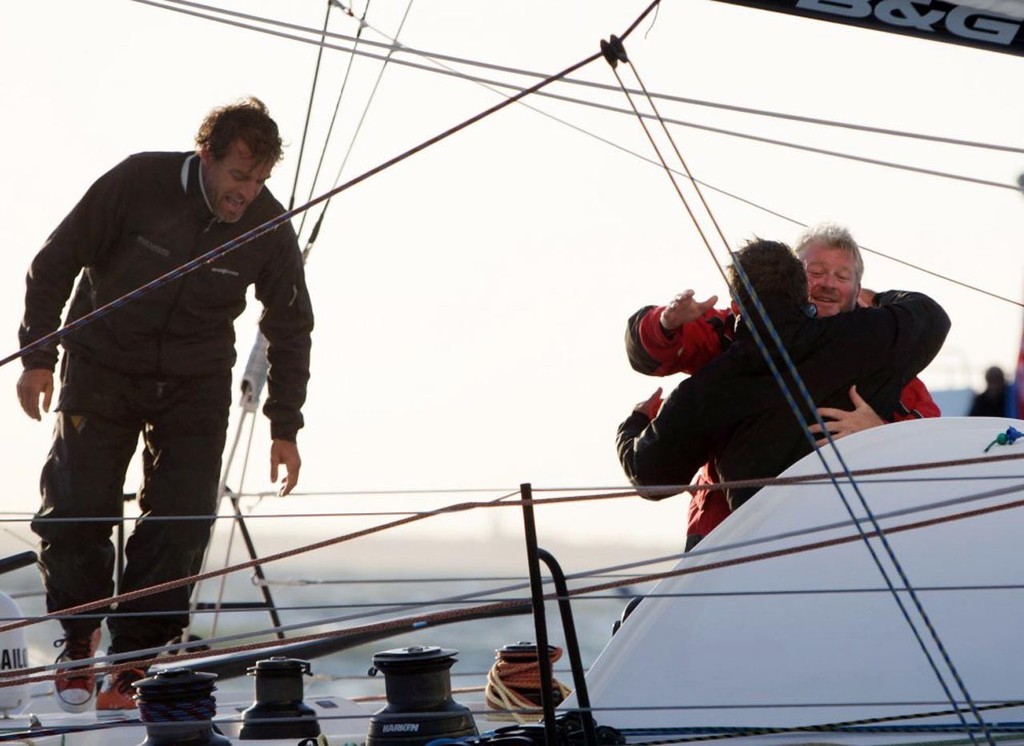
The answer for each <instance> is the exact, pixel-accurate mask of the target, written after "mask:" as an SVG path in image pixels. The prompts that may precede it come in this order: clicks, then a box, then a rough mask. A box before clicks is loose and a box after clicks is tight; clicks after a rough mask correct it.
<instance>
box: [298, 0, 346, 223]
mask: <svg viewBox="0 0 1024 746" xmlns="http://www.w3.org/2000/svg"><path fill="white" fill-rule="evenodd" d="M330 18H331V3H330V2H328V3H327V12H326V13H324V29H323V31H322V32H321V34H320V42H321V43H320V44H319V45H318V46H317V51H316V66H315V67H314V69H313V84H312V85H311V86H310V88H309V103H307V104H306V121H305V122H304V123H303V125H302V139H301V140H300V141H299V158H298V160H297V161H296V162H295V180H294V181H293V182H292V194H291V196H290V197H289V198H288V209H289V210H290V209H292V208H293V207H295V192H296V191H297V190H298V188H299V172H300V171H301V170H302V156H303V154H304V153H305V152H306V135H307V134H308V133H309V121H310V119H312V117H313V99H314V98H315V97H316V85H317V82H318V81H319V80H320V61H321V59H322V58H323V56H324V47H323V42H324V41H326V40H327V37H326V34H327V23H328V21H329V20H330ZM360 30H362V28H361V27H360Z"/></svg>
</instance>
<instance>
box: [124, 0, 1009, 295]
mask: <svg viewBox="0 0 1024 746" xmlns="http://www.w3.org/2000/svg"><path fill="white" fill-rule="evenodd" d="M133 1H134V2H141V3H144V4H148V5H153V6H155V7H158V8H161V9H164V10H172V11H174V12H180V13H186V11H181V10H178V9H176V8H168V7H165V6H163V5H159V4H157V3H155V2H152V1H151V0H133ZM172 1H175V0H165V2H172ZM191 4H192V5H197V4H195V3H191ZM200 7H209V6H200ZM225 12H226V11H225ZM187 14H188V15H196V16H199V17H200V18H204V19H206V20H213V21H217V22H221V23H228V24H229V25H240V24H232V23H230V22H228V21H224V20H222V19H218V18H212V17H207V16H203V15H201V14H198V13H187ZM286 25H290V24H286ZM244 28H247V29H250V30H254V31H261V32H264V33H270V34H273V35H278V36H284V37H285V38H288V39H291V40H295V41H303V42H305V41H306V40H305V39H301V38H299V37H293V36H289V35H285V34H274V32H270V31H267V30H264V29H260V28H254V27H248V26H244ZM296 28H303V27H296ZM371 28H372V27H371ZM378 33H380V32H378ZM363 43H364V44H373V43H374V42H372V41H369V40H363ZM331 48H333V49H339V50H341V51H347V52H353V53H355V50H350V49H347V48H344V47H331ZM405 49H406V50H409V48H408V47H406V48H405ZM359 54H365V53H362V52H360V53H359ZM373 57H374V59H386V58H382V57H380V56H377V55H373ZM444 57H445V56H444V55H438V59H442V58H444ZM394 61H395V63H396V64H404V65H409V66H413V67H416V68H417V69H423V70H426V71H429V72H439V71H438V70H437V68H432V67H427V66H425V65H415V64H413V63H409V62H404V61H402V60H394ZM443 71H444V72H446V73H448V74H451V75H455V76H458V77H462V78H465V79H466V80H471V81H474V82H477V83H480V84H481V85H485V86H487V85H493V86H501V87H506V88H513V89H515V88H516V86H510V85H508V84H505V83H500V82H488V81H486V80H484V79H482V78H474V77H471V76H468V75H463V74H460V73H458V72H456V71H454V70H450V69H445V70H443ZM567 80H570V81H572V80H573V79H572V78H567ZM539 95H542V96H546V97H550V98H555V99H556V100H566V101H574V102H577V103H581V104H583V103H585V102H583V101H578V100H577V99H572V98H569V97H564V96H556V95H554V94H551V93H546V92H539ZM652 95H653V96H661V97H662V98H667V99H671V98H672V97H671V96H666V95H664V94H652ZM587 105H590V106H595V107H598V108H611V107H604V106H601V105H599V104H589V103H588V104H587ZM527 108H530V109H531V110H533V111H536V112H538V113H540V114H542V115H544V116H546V117H548V118H550V119H553V120H555V121H557V122H561V123H562V124H564V125H565V126H568V127H570V128H572V129H574V130H576V131H578V132H580V133H581V134H585V135H587V136H589V137H592V138H594V139H596V140H598V141H600V142H603V143H605V144H607V145H610V146H611V147H614V148H617V149H618V150H621V151H622V152H624V153H628V154H630V155H633V156H634V157H637V158H640V159H641V160H644V161H647V162H648V163H651V164H653V165H659V164H658V163H657V162H656V161H654V160H652V159H650V158H648V157H646V156H644V155H641V154H640V153H637V152H635V151H633V150H630V149H629V148H626V147H624V146H622V145H619V144H618V143H615V142H613V141H611V140H608V139H606V138H604V137H601V136H600V135H597V134H595V133H592V132H589V131H588V130H586V129H584V128H582V127H579V126H577V125H574V124H572V123H570V122H567V121H565V120H563V119H560V118H558V117H556V116H554V115H552V114H548V113H546V112H543V111H541V110H540V109H537V108H536V107H532V106H527ZM612 110H613V111H622V112H625V110H623V109H618V108H613V109H612ZM626 113H628V112H626ZM668 121H670V122H672V123H673V124H678V125H680V126H689V127H694V128H699V127H700V125H696V124H688V123H686V122H682V121H678V120H668ZM722 134H726V135H733V136H736V137H740V138H743V137H745V135H743V134H742V133H732V132H728V131H723V132H722ZM936 139H938V138H936ZM963 144H965V145H971V144H974V143H968V142H964V143H963ZM780 145H782V146H784V147H794V148H797V147H800V146H798V145H794V144H792V143H784V142H781V143H780ZM977 145H978V147H991V148H994V149H1005V150H1010V151H1013V152H1016V150H1017V149H1015V148H1004V147H1003V146H986V145H983V144H977ZM823 154H825V155H830V154H831V153H829V152H828V151H825V152H824V153H823ZM835 155H836V157H845V156H844V155H843V154H840V153H836V154H835ZM850 157H851V158H855V156H850ZM882 165H883V166H887V167H890V168H895V169H900V168H902V166H901V165H900V164H896V163H883V164H882ZM673 173H676V174H678V173H679V172H678V171H673ZM938 175H939V176H941V177H942V178H949V179H952V180H959V179H960V177H959V176H958V175H956V174H950V173H945V172H940V173H939V174H938ZM965 178H966V177H965ZM697 183H700V184H702V185H703V186H704V187H705V188H707V189H711V190H713V191H715V192H718V193H719V194H722V195H723V196H726V197H729V198H730V199H734V200H736V201H738V202H741V203H743V204H746V205H749V206H750V207H752V208H754V209H756V210H760V211H762V212H765V213H767V214H769V215H772V216H775V217H778V218H780V219H781V220H785V221H787V222H790V223H792V224H794V225H797V226H800V227H803V228H806V227H807V223H804V222H802V221H800V220H797V219H796V218H792V217H789V216H787V215H784V214H783V213H780V212H778V211H775V210H773V209H771V208H769V207H766V206H764V205H762V204H760V203H758V202H754V201H753V200H750V199H748V198H745V197H741V196H739V195H737V194H735V193H733V192H730V191H727V190H724V189H721V188H719V187H716V186H714V185H712V184H709V183H707V182H702V181H698V182H697ZM984 185H985V186H998V187H1000V188H1006V185H1004V184H1000V183H986V184H984ZM861 248H862V249H863V250H865V251H868V252H869V253H872V254H875V255H877V256H881V257H884V258H886V259H889V260H891V261H894V262H897V263H899V264H902V265H904V266H906V267H909V268H911V269H916V270H918V271H920V272H924V273H926V274H929V275H932V276H933V277H936V278H939V279H941V280H945V281H946V282H950V283H952V284H954V285H959V286H960V287H963V288H965V289H968V290H973V291H975V292H978V293H981V294H983V295H987V296H990V297H991V298H994V299H996V300H1001V301H1004V302H1006V303H1010V304H1012V305H1014V306H1017V307H1020V308H1024V302H1021V301H1018V300H1014V299H1012V298H1007V297H1006V296H1003V295H999V294H997V293H994V292H991V291H989V290H984V289H982V288H980V287H978V286H976V285H971V284H969V283H966V282H963V281H961V280H958V279H956V278H953V277H950V276H948V275H943V274H940V273H938V272H934V271H932V270H928V269H925V268H923V267H921V266H920V265H916V264H913V263H911V262H907V261H905V260H902V259H899V258H897V257H895V256H892V255H890V254H885V253H884V252H881V251H877V250H874V249H870V248H868V247H866V246H861Z"/></svg>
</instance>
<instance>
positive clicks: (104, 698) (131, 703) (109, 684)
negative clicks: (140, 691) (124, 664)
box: [96, 668, 146, 711]
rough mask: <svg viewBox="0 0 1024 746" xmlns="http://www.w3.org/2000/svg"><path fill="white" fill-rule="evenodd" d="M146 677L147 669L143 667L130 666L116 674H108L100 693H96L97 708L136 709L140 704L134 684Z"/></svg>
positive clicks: (108, 709) (104, 709)
mask: <svg viewBox="0 0 1024 746" xmlns="http://www.w3.org/2000/svg"><path fill="white" fill-rule="evenodd" d="M144 678H146V670H145V669H143V668H129V669H127V670H125V671H118V672H117V673H115V674H107V675H106V676H104V677H103V686H101V687H100V693H99V694H98V695H96V710H97V711H110V710H134V709H136V708H137V707H138V705H137V704H136V702H135V689H134V687H132V684H134V683H135V682H136V681H140V680H142V679H144Z"/></svg>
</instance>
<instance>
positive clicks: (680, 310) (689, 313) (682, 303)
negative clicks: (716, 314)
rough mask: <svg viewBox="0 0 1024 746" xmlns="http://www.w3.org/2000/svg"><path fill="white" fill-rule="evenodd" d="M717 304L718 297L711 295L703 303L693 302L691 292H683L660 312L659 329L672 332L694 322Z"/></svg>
mask: <svg viewBox="0 0 1024 746" xmlns="http://www.w3.org/2000/svg"><path fill="white" fill-rule="evenodd" d="M717 302H718V296H717V295H712V296H711V297H710V298H708V299H707V300H705V301H695V300H694V299H693V291H692V290H684V291H683V292H681V293H680V294H679V295H677V296H676V297H675V298H673V299H672V300H671V302H670V303H669V304H668V305H667V306H665V308H664V310H663V311H662V312H661V317H660V319H659V320H660V321H661V328H662V329H664V330H665V331H667V332H673V331H675V330H676V329H678V328H679V327H681V326H682V325H683V324H688V323H689V322H691V321H696V320H697V319H699V318H700V317H701V316H703V315H704V314H705V313H707V312H708V310H710V309H711V308H714V305H715V303H717Z"/></svg>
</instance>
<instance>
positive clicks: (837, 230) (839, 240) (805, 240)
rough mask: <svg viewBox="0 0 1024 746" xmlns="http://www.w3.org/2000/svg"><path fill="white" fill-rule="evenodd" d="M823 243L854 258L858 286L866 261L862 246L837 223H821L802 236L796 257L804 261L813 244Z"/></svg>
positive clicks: (848, 231) (797, 244) (798, 242)
mask: <svg viewBox="0 0 1024 746" xmlns="http://www.w3.org/2000/svg"><path fill="white" fill-rule="evenodd" d="M816 243H822V244H825V245H826V246H829V247H831V248H834V249H842V250H843V251H845V252H847V253H848V254H850V255H851V256H853V266H854V271H855V272H856V273H857V277H856V279H857V285H860V281H861V279H862V278H863V277H864V259H863V258H862V257H861V255H860V246H859V245H858V244H857V241H856V240H855V239H854V237H853V234H852V233H850V229H849V228H846V227H844V226H842V225H839V224H837V223H819V224H818V225H814V226H811V227H810V228H808V229H807V230H805V231H804V232H803V233H802V234H800V238H799V239H798V240H797V242H796V255H797V256H798V257H800V259H801V260H802V259H803V258H804V254H806V253H807V249H808V248H809V247H810V246H811V244H816Z"/></svg>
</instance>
